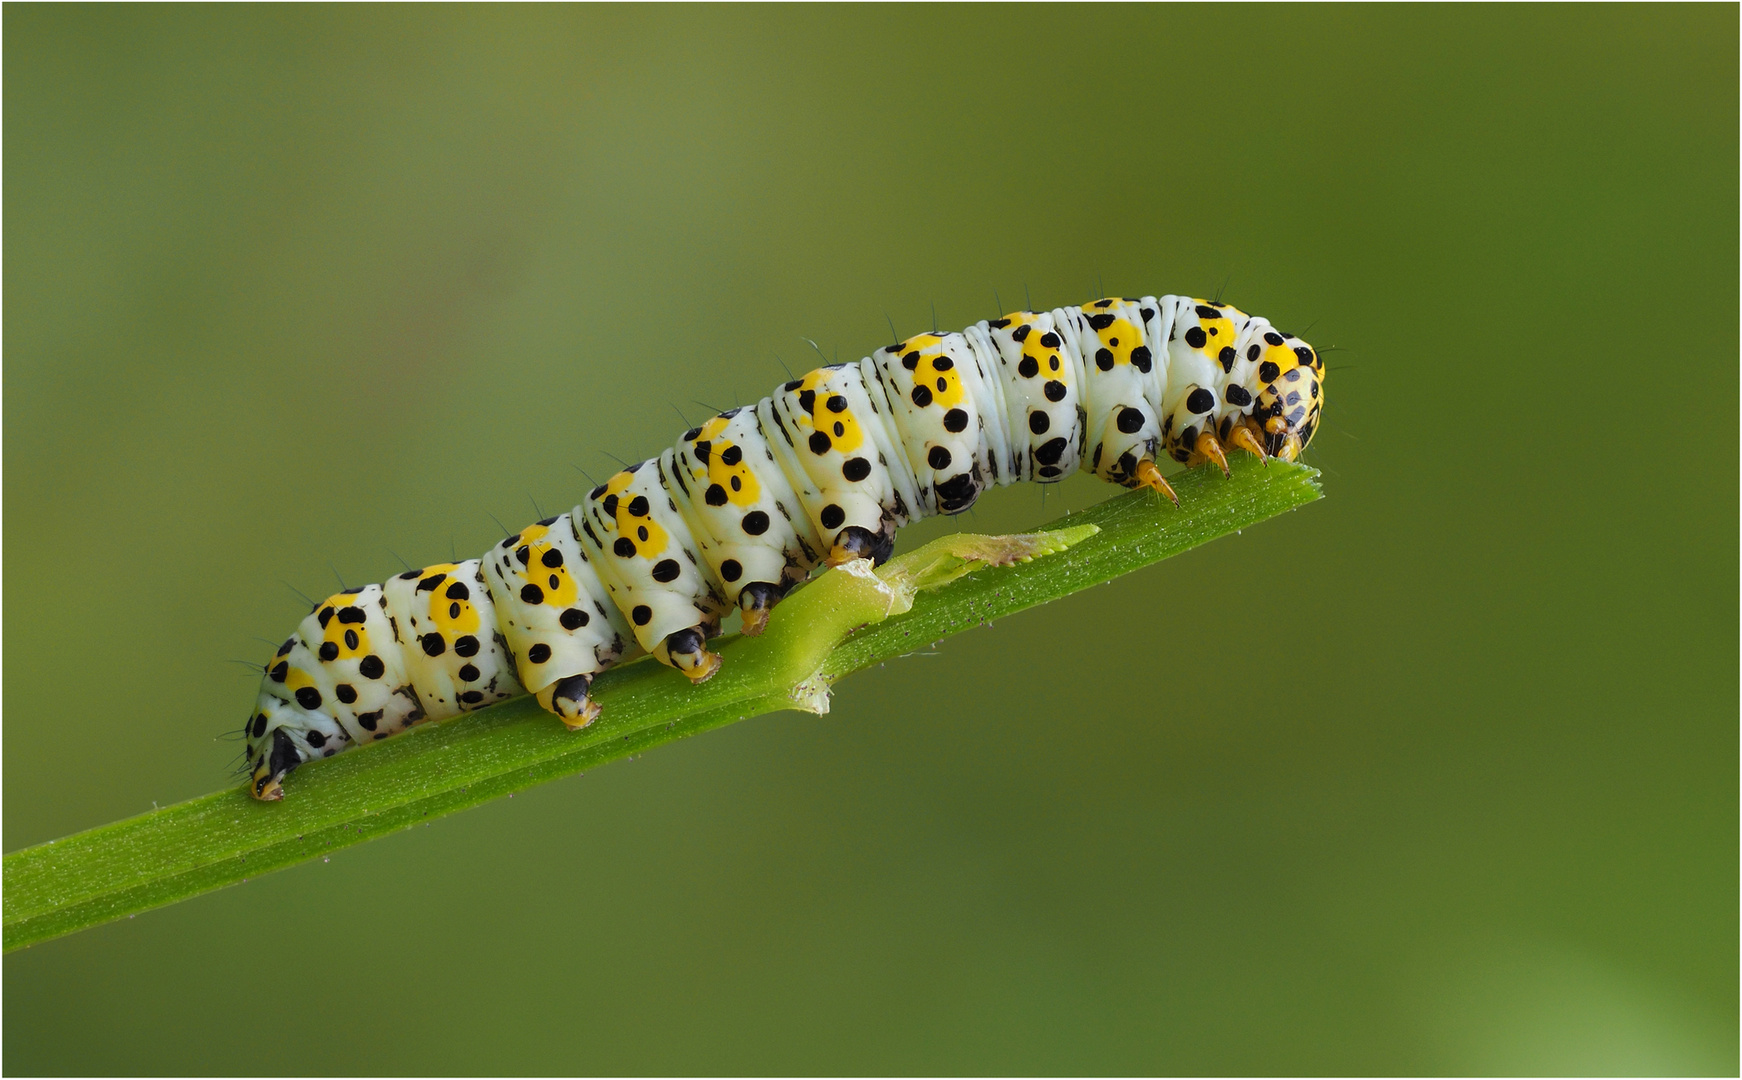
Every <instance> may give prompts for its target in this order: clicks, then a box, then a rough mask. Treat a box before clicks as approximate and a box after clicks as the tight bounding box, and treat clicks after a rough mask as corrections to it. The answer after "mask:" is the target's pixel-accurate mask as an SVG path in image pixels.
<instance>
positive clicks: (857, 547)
mask: <svg viewBox="0 0 1742 1080" xmlns="http://www.w3.org/2000/svg"><path fill="white" fill-rule="evenodd" d="M894 547H895V534H894V532H893V531H891V530H888V529H885V530H884V531H883V532H882V534H881V535H880V534H878V533H874V532H872V531H871V530H870V529H865V528H861V527H859V526H858V525H849V526H847V527H846V528H844V529H842V530H841V531H840V533H839V534H837V535H836V536H835V543H834V546H833V547H831V548H830V549H829V557H828V558H826V559H824V560H823V562H824V563H826V564H827V565H829V566H840V565H841V564H842V563H850V562H852V561H853V560H854V559H870V560H871V563H872V565H874V566H881V565H883V564H884V563H886V562H888V561H889V556H890V555H891V554H892V552H893V549H894Z"/></svg>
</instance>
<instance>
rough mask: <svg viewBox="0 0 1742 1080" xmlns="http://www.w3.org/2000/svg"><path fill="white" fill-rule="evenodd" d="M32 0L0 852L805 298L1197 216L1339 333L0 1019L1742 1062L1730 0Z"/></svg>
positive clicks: (94, 797)
mask: <svg viewBox="0 0 1742 1080" xmlns="http://www.w3.org/2000/svg"><path fill="white" fill-rule="evenodd" d="M4 29H5V57H4V58H5V116H4V119H5V127H4V150H5V174H4V180H5V262H4V270H5V290H4V300H5V315H6V322H5V372H4V390H5V413H4V420H5V436H4V450H5V475H4V480H5V496H4V498H5V504H4V509H5V526H4V527H5V533H4V539H5V543H6V550H7V551H9V552H11V554H10V556H9V557H8V558H7V559H6V565H5V581H4V584H5V626H4V629H5V643H6V644H5V654H4V660H5V666H6V670H7V671H10V672H11V677H10V681H9V682H8V683H7V684H6V699H5V704H6V706H7V708H6V713H5V720H6V725H5V744H4V749H5V764H4V779H5V796H4V810H5V822H4V843H5V847H6V849H7V850H15V849H17V848H18V847H21V846H23V845H26V844H31V843H36V842H39V841H42V840H47V839H49V838H51V837H56V836H60V835H63V834H65V833H68V832H71V831H74V830H77V829H81V828H85V827H88V826H92V825H97V824H101V823H103V822H107V821H110V820H112V819H115V818H119V817H122V816H125V815H130V814H134V813H137V812H139V811H142V810H146V809H149V808H150V807H151V806H152V804H153V803H154V802H155V803H160V804H161V803H169V802H173V801H176V800H180V799H184V798H187V797H190V796H193V795H197V794H201V793H203V792H206V791H210V790H212V789H214V788H217V787H220V786H222V785H223V784H224V783H226V775H225V765H226V762H227V760H228V759H229V757H230V755H231V754H232V752H233V751H234V749H235V747H234V746H233V744H230V743H225V742H219V741H214V736H215V735H217V734H218V733H219V732H221V731H223V730H225V729H228V728H233V727H235V726H236V725H237V724H238V722H239V721H240V720H241V719H242V717H243V716H244V714H245V712H246V710H247V709H248V706H249V704H250V702H251V700H252V694H253V680H252V677H251V676H250V675H249V674H248V673H247V672H246V671H244V670H243V669H242V668H241V667H239V666H236V665H232V664H230V663H229V661H230V660H231V659H233V658H235V659H247V660H259V659H262V658H263V657H264V656H265V655H266V652H267V650H268V649H269V646H268V645H265V644H262V643H261V642H260V641H259V640H257V638H264V639H267V640H277V639H278V638H280V637H282V635H283V634H284V633H286V632H287V631H288V629H289V628H290V627H292V626H293V625H294V624H295V623H296V621H297V620H298V619H299V618H300V617H301V615H302V614H303V612H304V610H305V608H304V607H303V604H302V602H301V601H299V600H298V599H297V598H296V597H295V596H294V595H293V594H292V592H291V591H290V589H288V588H286V586H285V585H284V584H281V582H288V583H289V584H290V585H293V586H295V587H296V588H299V589H301V590H303V591H305V592H308V593H313V594H324V592H326V591H328V590H329V589H330V588H331V587H332V586H333V577H334V572H335V570H336V571H337V573H339V574H342V575H343V576H344V579H345V580H346V581H348V582H351V583H356V582H360V581H365V580H379V579H381V578H383V577H385V576H387V575H388V574H390V573H392V572H396V571H397V570H399V569H400V566H399V563H398V562H397V561H396V559H395V557H394V555H393V554H391V553H390V552H397V553H399V554H401V555H404V556H405V557H406V558H407V559H411V560H413V561H414V562H415V561H432V560H436V559H443V558H446V557H448V555H449V553H450V550H457V551H459V552H461V553H468V552H475V551H478V550H481V549H482V548H483V547H484V546H485V545H487V544H488V543H489V542H490V541H491V539H492V537H493V536H496V535H499V534H498V533H496V531H495V526H494V525H493V524H492V522H491V520H490V517H489V516H488V515H489V514H492V513H493V514H495V515H496V516H498V517H500V518H502V519H503V520H504V521H506V522H508V523H510V524H514V523H516V521H518V520H524V519H528V518H530V517H532V516H533V511H532V506H531V500H533V499H536V500H537V501H538V503H539V504H540V505H541V506H543V507H545V508H558V507H563V506H567V505H569V504H572V503H573V502H574V500H575V499H576V498H577V497H578V496H579V494H580V493H581V492H582V491H583V490H584V488H585V487H586V486H587V482H586V481H585V480H583V479H582V478H581V476H580V474H579V473H578V472H577V471H576V469H575V466H578V467H580V468H583V469H586V470H590V471H591V472H592V473H593V474H595V475H599V474H601V473H603V472H606V471H609V470H610V469H611V468H613V466H612V464H611V459H610V458H609V457H607V456H606V454H607V452H609V453H614V454H620V455H622V456H624V457H628V458H634V457H639V456H645V455H648V454H651V453H654V452H655V451H656V450H657V449H658V448H660V447H661V446H663V445H666V444H668V443H669V441H670V440H671V439H672V438H673V437H675V436H676V434H677V433H678V432H679V431H680V430H682V428H683V426H684V422H683V421H680V419H679V416H678V412H679V411H681V412H682V413H683V414H684V416H685V417H688V418H691V419H693V418H696V417H698V416H699V415H701V414H702V413H703V411H704V410H703V409H702V408H701V407H700V406H698V405H696V404H694V402H695V401H704V402H711V403H715V404H720V405H724V404H728V403H733V402H742V401H746V400H749V399H751V398H753V397H756V396H759V395H761V394H763V393H765V392H767V391H768V390H769V389H770V388H772V386H773V385H774V384H775V383H777V382H778V381H780V380H782V379H783V378H785V375H784V373H783V370H782V367H781V363H782V362H784V363H785V364H787V365H790V366H792V367H793V368H795V369H797V368H801V367H802V366H809V365H812V364H813V362H814V354H812V353H811V351H810V347H809V346H808V345H806V344H804V342H803V341H801V340H800V339H801V335H802V336H804V337H812V338H815V339H816V340H817V341H818V342H819V343H820V344H821V347H822V348H823V349H824V350H825V351H826V352H827V353H828V354H829V355H830V356H834V355H835V352H836V350H837V349H838V350H839V355H840V356H841V357H842V358H856V357H858V356H860V355H863V354H864V353H865V352H867V351H868V350H869V349H871V348H873V347H875V346H876V345H878V344H880V343H882V342H883V341H884V340H885V339H886V338H887V336H888V329H887V326H886V324H885V313H887V315H888V317H889V318H890V319H892V320H893V322H894V324H895V326H896V328H897V329H899V330H901V331H902V332H903V333H910V332H915V331H917V330H919V329H923V328H929V327H930V326H931V325H932V319H933V314H932V313H933V308H934V306H935V310H936V317H937V320H938V323H939V325H941V326H943V327H946V328H953V327H958V326H962V325H965V324H967V323H969V322H971V321H973V320H975V319H979V318H982V317H986V316H989V315H991V314H992V313H993V312H994V311H995V308H996V301H995V299H994V296H995V293H996V294H997V295H1000V296H1002V300H1003V304H1004V306H1005V307H1015V306H1019V304H1020V302H1021V301H1022V298H1023V296H1024V290H1025V289H1026V290H1027V291H1028V294H1029V295H1031V296H1032V297H1033V301H1034V303H1036V304H1046V305H1052V304H1061V303H1073V302H1081V301H1084V300H1087V299H1090V298H1092V297H1093V296H1095V295H1097V294H1099V293H1100V292H1102V290H1103V288H1104V289H1105V290H1106V291H1108V292H1122V293H1128V294H1135V293H1138V292H1155V293H1161V292H1168V291H1177V292H1194V293H1198V294H1209V293H1214V292H1216V291H1217V290H1218V289H1220V288H1222V286H1223V285H1224V282H1226V283H1227V286H1226V291H1225V293H1224V295H1225V297H1226V298H1228V299H1230V300H1232V301H1234V302H1235V303H1237V304H1239V305H1240V306H1242V307H1245V308H1247V309H1248V310H1251V311H1253V312H1257V313H1260V314H1264V315H1266V316H1268V317H1270V318H1271V319H1273V320H1274V321H1276V322H1277V323H1278V324H1280V325H1283V326H1285V327H1289V328H1291V329H1295V330H1297V331H1303V332H1304V331H1305V330H1306V328H1307V327H1308V326H1309V325H1310V327H1311V329H1310V332H1309V333H1308V334H1307V336H1308V337H1309V340H1312V341H1314V342H1315V343H1317V344H1320V345H1334V346H1338V347H1339V348H1340V349H1341V350H1342V351H1340V352H1335V353H1332V354H1331V355H1330V360H1331V363H1332V374H1331V377H1330V379H1329V381H1328V382H1329V385H1328V391H1329V405H1328V407H1327V412H1326V416H1327V419H1328V425H1327V426H1326V428H1325V429H1324V430H1323V433H1322V434H1321V435H1320V436H1319V438H1318V441H1317V443H1316V444H1315V445H1314V447H1313V448H1312V451H1311V453H1310V454H1309V460H1310V461H1312V462H1314V463H1315V464H1318V465H1319V466H1320V467H1322V468H1323V469H1324V470H1325V474H1326V476H1325V489H1326V492H1327V494H1328V498H1327V499H1326V500H1325V501H1323V502H1322V503H1319V504H1316V505H1314V506H1312V507H1310V508H1308V509H1306V510H1304V511H1302V512H1301V513H1298V514H1295V515H1291V516H1289V517H1287V518H1285V519H1283V520H1279V521H1275V522H1271V523H1269V524H1266V525H1264V526H1263V527H1261V528H1259V529H1256V530H1252V531H1249V532H1248V533H1247V534H1246V535H1244V536H1240V537H1230V538H1228V539H1227V540H1224V541H1221V542H1218V543H1216V544H1213V545H1210V546H1209V547H1207V548H1204V549H1201V550H1199V551H1196V552H1193V553H1192V554H1190V555H1188V556H1186V557H1182V558H1179V559H1177V560H1174V561H1172V562H1169V563H1166V564H1163V565H1161V566H1159V567H1156V568H1152V569H1150V570H1148V571H1145V572H1143V573H1141V574H1138V575H1136V576H1135V577H1132V578H1129V579H1126V580H1124V581H1121V582H1120V583H1119V584H1118V586H1117V587H1116V588H1111V589H1100V590H1094V591H1092V592H1090V593H1088V594H1084V595H1079V596H1077V597H1073V598H1071V599H1070V600H1068V601H1065V602H1061V603H1058V604H1055V605H1053V606H1051V607H1048V608H1046V609H1043V610H1040V611H1035V612H1030V613H1028V614H1026V615H1023V616H1020V617H1017V618H1014V619H1009V620H1005V621H1003V622H1001V623H1000V624H998V625H997V626H996V627H995V628H993V629H991V630H984V631H980V632H977V633H974V634H971V635H967V636H965V637H962V638H957V639H953V640H951V641H949V642H947V643H946V644H945V645H943V646H942V647H941V648H940V650H939V653H938V655H936V656H930V657H915V658H911V659H908V660H904V661H902V662H900V663H897V664H892V665H890V666H888V667H887V668H886V669H882V670H877V671H874V672H872V673H870V674H867V675H862V676H858V677H855V678H853V679H851V680H849V681H848V682H847V683H845V684H843V686H842V687H841V688H840V692H839V693H838V695H837V698H836V705H835V711H834V712H833V713H832V714H831V715H829V716H827V717H825V718H817V717H805V716H796V715H792V714H786V715H781V716H774V717H766V718H762V719H759V720H755V721H752V722H749V723H744V724H741V725H737V726H735V727H732V728H729V729H726V730H724V731H720V732H716V733H713V734H710V735H707V736H705V737H702V738H699V739H695V740H692V741H689V742H686V743H683V744H679V745H675V746H671V747H667V748H664V749H661V750H658V751H656V752H654V753H651V754H649V755H648V756H646V757H645V758H644V759H642V760H639V761H637V762H635V763H633V764H620V765H615V766H612V767H610V768H608V769H604V770H601V771H598V772H596V773H593V774H590V775H588V776H586V777H585V778H581V779H571V780H567V781H564V782H561V783H557V784H553V785H550V786H548V787H545V788H541V789H537V790H535V791H532V792H529V793H527V794H525V795H523V796H521V797H520V798H517V799H514V800H513V801H502V802H499V803H496V804H493V805H490V806H488V807H485V808H482V809H479V810H475V811H472V812H469V813H466V814H463V815H460V816H458V817H454V818H449V819H446V820H442V821H439V822H437V823H435V824H434V825H433V827H431V828H429V829H427V830H424V829H420V830H417V832H415V833H412V834H404V835H400V836H396V837H393V838H391V839H387V840H383V841H380V842H376V843H372V844H368V845H365V846H363V847H360V848H356V849H352V850H347V851H344V852H341V853H338V854H336V855H334V856H333V857H332V859H331V861H330V862H320V863H314V864H310V865H306V866H303V867H300V868H297V869H295V870H291V871H287V872H284V873H280V874H274V875H272V876H270V877H267V878H263V879H260V880H256V881H251V882H249V883H248V884H247V885H246V886H243V887H240V888H235V889H230V890H228V891H225V892H223V893H219V894H215V895H210V896H206V897H203V898H200V899H197V900H194V901H191V902H188V903H184V904H180V905H177V906H174V907H171V908H168V909H164V910H161V911H157V912H152V913H149V914H146V915H142V916H140V917H138V918H137V919H134V920H132V921H123V922H121V923H119V924H116V925H111V926H107V927H103V928H101V929H98V930H95V931H91V932H87V933H84V934H80V935H77V936H75V937H72V938H68V939H65V940H61V941H57V942H52V943H50V944H47V945H44V946H39V947H37V948H34V949H31V950H29V951H27V952H22V953H18V954H14V955H12V956H9V957H7V958H6V960H5V965H4V974H5V1000H4V1005H5V1021H4V1023H5V1028H4V1035H5V1060H4V1066H5V1069H6V1071H7V1072H9V1073H14V1074H18V1073H39V1072H45V1073H62V1072H73V1073H82V1072H95V1073H104V1072H117V1071H119V1072H146V1073H159V1072H167V1073H253V1072H291V1073H329V1072H340V1073H348V1072H365V1073H368V1072H388V1073H425V1072H480V1073H495V1072H604V1073H614V1072H630V1073H640V1072H697V1071H699V1072H726V1073H732V1072H745V1071H748V1072H774V1073H782V1072H801V1073H802V1072H849V1073H866V1072H869V1073H884V1072H898V1073H899V1072H915V1071H917V1072H993V1073H1002V1072H1018V1073H1025V1072H1066V1073H1076V1072H1090V1073H1097V1072H1138V1073H1144V1072H1178V1071H1185V1072H1206V1073H1222V1072H1276V1071H1280V1072H1290V1073H1292V1072H1306V1073H1313V1072H1326V1071H1328V1072H1465V1071H1475V1072H1492V1071H1502V1072H1569V1071H1570V1072H1664V1071H1679V1072H1688V1071H1695V1072H1728V1073H1734V1072H1735V1071H1736V1070H1737V1068H1738V1038H1737V1035H1738V1029H1737V1009H1738V995H1737V980H1738V962H1737V956H1738V936H1737V904H1738V889H1737V880H1738V858H1737V842H1738V833H1737V811H1738V792H1737V754H1738V744H1737V706H1738V694H1737V666H1736V664H1737V655H1738V644H1739V643H1738V632H1737V595H1738V579H1737V565H1738V561H1737V555H1738V551H1737V520H1738V505H1737V490H1738V474H1737V446H1738V430H1737V417H1736V413H1735V411H1734V409H1735V401H1736V394H1737V390H1736V385H1737V384H1736V378H1737V358H1738V334H1737V322H1738V305H1737V296H1738V273H1737V259H1738V244H1737V235H1738V217H1737V189H1738V171H1737V159H1738V138H1737V130H1738V109H1737V82H1738V64H1737V54H1738V46H1737V40H1738V15H1737V9H1736V8H1735V7H1734V6H1729V5H1724V6H1709V7H1698V8H1665V7H1653V8H1650V9H1640V8H1623V7H1602V8H1595V7H1557V8H1552V9H1519V8H1506V9H1497V8H1450V9H1448V8H1440V7H1418V8H1409V9H1402V10H1399V9H1387V8H1373V7H1362V8H1358V9H1354V8H1309V7H1290V8H1285V9H1272V8H1261V7H1238V8H1222V9H1203V8H1140V7H1120V8H1112V9H1097V8H1080V7H1073V8H1068V9H1058V8H1035V7H1024V8H1018V9H1001V8H995V7H972V8H962V9H952V8H923V9H920V8H904V7H883V8H875V9H857V8H846V7H840V8H828V9H825V10H819V9H810V8H788V7H780V8H756V9H724V10H722V9H695V8H678V7H661V8H651V9H643V8H609V9H594V8H578V9H575V8H537V9H523V8H490V9H477V8H465V7H441V8H391V9H379V8H344V9H329V8H316V7H298V8H270V7H250V8H240V9H237V8H228V9H227V8H215V7H197V8H194V7H189V8H168V9H163V8H156V9H153V8H100V7H89V8H69V7H33V6H19V5H8V6H7V8H6V11H5V15H4ZM1714 395H1715V396H1714ZM1660 410H1661V411H1660ZM1107 494H1108V492H1107V490H1106V489H1105V488H1103V487H1101V486H1099V485H1097V484H1096V483H1094V482H1093V481H1091V480H1088V479H1086V478H1080V477H1079V478H1076V479H1074V480H1072V481H1071V482H1070V483H1068V484H1066V485H1064V486H1063V489H1062V490H1055V491H1054V492H1052V493H1051V494H1050V495H1049V496H1048V498H1047V501H1046V502H1045V504H1044V505H1043V503H1042V499H1041V495H1040V493H1039V490H1038V489H1037V488H1034V487H1027V486H1025V487H1021V488H1015V489H1008V490H1005V491H1001V492H997V493H994V494H992V495H991V496H989V497H988V498H986V499H984V500H983V501H982V505H981V506H980V507H979V508H978V510H977V511H976V512H975V514H974V515H973V516H972V517H971V518H968V519H965V520H964V521H962V522H960V523H938V522H929V523H927V524H925V525H923V526H919V527H916V528H915V529H914V530H911V532H910V533H908V534H904V536H906V537H912V538H919V537H929V536H932V535H935V534H936V533H938V532H939V531H942V530H944V529H949V528H958V527H968V528H975V529H979V530H983V531H990V530H1000V529H1015V528H1021V527H1024V526H1030V525H1034V524H1038V523H1040V522H1042V521H1045V520H1048V519H1050V518H1051V517H1054V516H1056V515H1057V514H1058V513H1059V512H1061V511H1063V510H1064V509H1069V508H1078V507H1081V506H1084V505H1087V504H1089V503H1091V502H1093V501H1096V500H1099V499H1101V498H1103V497H1105V496H1106V495H1107ZM329 563H330V567H329ZM1278 575H1288V576H1290V577H1293V578H1297V579H1298V580H1300V581H1302V582H1303V583H1304V593H1303V595H1302V602H1301V604H1300V606H1299V607H1298V608H1292V609H1280V610H1279V609H1277V608H1275V607H1271V606H1268V605H1267V604H1266V603H1265V602H1264V600H1263V597H1264V595H1265V594H1264V591H1263V588H1262V585H1261V583H1262V582H1265V581H1270V580H1273V579H1274V578H1275V577H1276V576H1278ZM1182 626H1185V627H1195V628H1196V632H1195V634H1193V633H1184V634H1182V633H1180V632H1179V628H1181V627H1182ZM1282 687H1289V688H1291V690H1292V692H1291V693H1289V694H1287V695H1281V694H1274V696H1269V697H1267V696H1266V694H1269V693H1272V692H1274V691H1276V690H1278V689H1279V688H1282Z"/></svg>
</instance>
